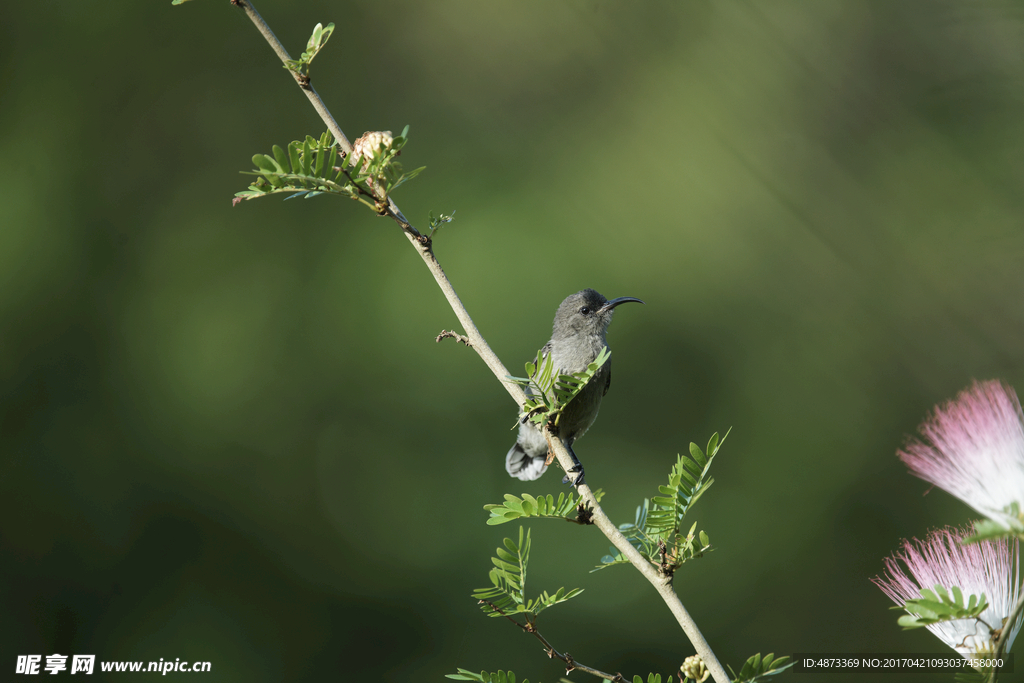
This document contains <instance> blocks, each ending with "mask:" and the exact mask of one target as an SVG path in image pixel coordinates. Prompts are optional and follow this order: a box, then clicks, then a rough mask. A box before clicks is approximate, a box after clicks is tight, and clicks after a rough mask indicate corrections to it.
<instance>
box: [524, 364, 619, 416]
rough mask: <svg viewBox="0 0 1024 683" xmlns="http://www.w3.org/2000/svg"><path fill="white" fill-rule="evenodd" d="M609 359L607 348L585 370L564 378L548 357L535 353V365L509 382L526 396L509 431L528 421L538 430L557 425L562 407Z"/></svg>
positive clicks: (563, 408)
mask: <svg viewBox="0 0 1024 683" xmlns="http://www.w3.org/2000/svg"><path fill="white" fill-rule="evenodd" d="M611 356H612V352H611V349H609V348H608V347H607V346H606V347H604V348H603V349H601V352H600V353H599V354H598V355H597V358H595V359H594V362H593V363H591V364H590V365H588V366H587V369H586V370H584V371H583V372H574V373H571V374H568V375H563V374H560V373H559V372H558V371H557V369H556V368H555V367H554V362H553V361H552V359H551V354H545V353H544V350H543V349H541V350H540V351H538V352H537V361H536V362H535V363H527V364H526V377H509V378H508V379H509V381H511V382H514V383H515V384H519V385H520V386H522V387H524V388H525V389H526V396H527V400H526V403H524V404H523V410H522V412H521V413H520V414H519V420H518V421H517V422H516V424H515V425H513V427H512V428H513V429H515V428H516V427H518V426H519V424H520V422H525V421H527V420H529V421H530V422H533V423H534V424H536V425H538V426H540V427H543V426H544V424H545V423H548V422H550V423H552V424H555V425H557V424H558V419H559V417H561V414H562V411H563V410H565V407H566V406H567V405H568V404H569V402H570V401H572V400H573V399H574V398H576V397H577V396H579V393H580V392H581V391H583V387H585V386H587V383H588V382H590V380H592V379H593V378H594V375H596V374H597V372H598V371H599V370H600V369H601V368H602V367H604V364H605V363H607V362H608V359H609V358H611Z"/></svg>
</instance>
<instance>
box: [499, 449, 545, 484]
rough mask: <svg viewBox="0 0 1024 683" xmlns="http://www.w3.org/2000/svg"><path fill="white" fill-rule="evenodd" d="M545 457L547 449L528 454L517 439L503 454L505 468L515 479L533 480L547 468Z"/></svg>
mask: <svg viewBox="0 0 1024 683" xmlns="http://www.w3.org/2000/svg"><path fill="white" fill-rule="evenodd" d="M547 459H548V454H547V449H545V451H544V452H543V453H541V454H540V455H530V454H529V453H527V452H526V449H524V448H523V446H522V444H520V443H519V442H518V441H517V442H516V445H515V446H513V447H512V448H511V449H509V452H508V455H506V456H505V469H506V470H507V471H508V473H509V474H511V475H512V476H513V477H515V478H516V479H522V480H523V481H533V480H534V479H539V478H540V475H542V474H544V472H545V470H547V468H548V466H547V465H545V464H544V461H545V460H547Z"/></svg>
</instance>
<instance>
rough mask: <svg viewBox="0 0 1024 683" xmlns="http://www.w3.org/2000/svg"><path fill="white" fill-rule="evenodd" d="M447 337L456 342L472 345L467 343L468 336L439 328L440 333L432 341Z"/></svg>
mask: <svg viewBox="0 0 1024 683" xmlns="http://www.w3.org/2000/svg"><path fill="white" fill-rule="evenodd" d="M449 337H450V338H452V339H454V340H455V341H457V342H462V343H463V344H465V345H466V346H473V345H472V344H470V343H469V337H467V336H466V335H464V334H459V333H458V332H456V331H455V330H441V334H439V335H437V338H436V339H434V341H436V342H440V341H441V340H442V339H448V338H449Z"/></svg>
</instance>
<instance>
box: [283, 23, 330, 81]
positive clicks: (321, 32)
mask: <svg viewBox="0 0 1024 683" xmlns="http://www.w3.org/2000/svg"><path fill="white" fill-rule="evenodd" d="M332 33H334V22H331V23H329V24H327V26H324V25H323V24H319V23H318V24H317V25H316V26H314V27H313V33H312V35H310V36H309V40H308V41H306V50H305V51H304V52H303V53H302V54H301V55H299V58H298V59H289V60H286V61H285V63H284V68H286V69H288V70H289V71H294V72H295V73H297V74H298V75H299V76H300V77H302V78H303V79H304V80H305V81H306V82H308V81H309V65H310V64H312V63H313V59H315V58H316V56H317V54H319V52H320V50H322V49H324V46H325V45H327V41H328V40H329V39H330V37H331V34H332Z"/></svg>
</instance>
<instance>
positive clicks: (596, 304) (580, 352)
mask: <svg viewBox="0 0 1024 683" xmlns="http://www.w3.org/2000/svg"><path fill="white" fill-rule="evenodd" d="M627 301H636V302H637V303H641V304H642V303H643V301H640V299H636V298H634V297H631V296H623V297H620V298H618V299H612V300H611V301H608V300H607V299H605V298H604V297H603V296H601V295H600V294H598V293H597V292H595V291H594V290H592V289H584V290H583V291H582V292H576V293H575V294H573V295H572V296H570V297H568V298H567V299H566V300H565V301H563V302H562V305H561V306H559V307H558V312H557V313H555V322H554V326H553V329H552V332H551V341H549V342H548V343H547V344H545V345H544V348H543V349H542V350H541V352H542V353H543V355H544V357H545V358H546V357H547V356H548V355H550V356H551V361H552V364H553V366H554V371H555V372H556V373H559V374H571V373H574V372H583V371H584V370H586V369H587V366H588V365H590V364H591V363H593V362H594V359H595V358H597V355H598V354H599V353H601V350H602V349H604V348H605V347H607V346H608V343H607V342H606V341H605V334H606V333H607V332H608V325H609V323H611V321H612V313H613V312H614V311H615V307H616V306H618V305H619V304H624V303H626V302H627ZM611 383H612V362H611V359H608V361H607V362H605V364H604V365H603V366H602V367H601V369H600V370H598V371H597V374H596V375H594V377H593V378H592V379H591V380H590V382H589V383H588V384H587V386H586V387H585V388H584V389H583V391H581V392H580V393H579V394H577V395H576V397H575V398H574V399H572V401H570V402H569V405H567V406H566V407H565V409H564V410H563V412H562V416H561V418H559V421H558V437H559V438H560V439H561V440H562V443H564V444H565V447H566V449H568V451H569V454H570V455H571V456H572V459H573V463H575V466H574V467H573V468H572V469H571V470H570V472H573V473H576V472H579V476H577V477H576V479H575V480H574V481H573V486H576V485H578V484H580V483H581V482H582V481H583V466H582V465H581V464H580V461H579V459H578V458H577V457H576V454H575V453H574V452H573V450H572V444H573V442H574V441H576V439H578V438H580V437H581V436H583V434H584V433H586V431H587V429H589V428H590V425H592V424H594V419H595V418H596V417H597V411H598V410H599V409H600V407H601V399H602V398H603V397H604V395H605V394H607V393H608V387H609V386H611ZM547 454H548V444H547V441H546V440H545V439H544V434H542V433H541V430H540V429H538V428H537V426H536V425H534V424H533V423H532V422H523V423H522V424H520V425H519V438H518V439H516V445H515V446H512V449H511V450H510V451H509V452H508V455H506V456H505V469H506V470H508V473H509V474H510V475H512V476H513V477H517V478H519V479H522V480H524V481H532V480H534V479H537V478H539V477H540V475H542V474H544V471H545V470H547V465H545V464H544V461H545V460H547ZM563 482H565V483H568V482H569V475H568V474H566V476H565V479H563Z"/></svg>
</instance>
